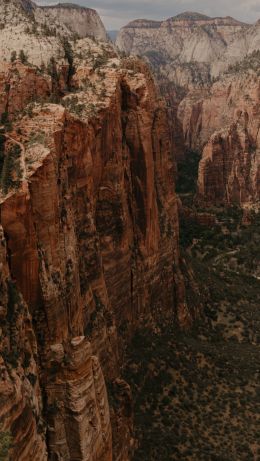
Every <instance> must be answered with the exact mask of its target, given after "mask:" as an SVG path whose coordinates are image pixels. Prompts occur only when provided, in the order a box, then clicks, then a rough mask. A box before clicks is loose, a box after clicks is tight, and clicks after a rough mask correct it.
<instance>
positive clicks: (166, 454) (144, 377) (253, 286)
mask: <svg viewBox="0 0 260 461" xmlns="http://www.w3.org/2000/svg"><path fill="white" fill-rule="evenodd" d="M195 158H196V156H195ZM195 158H193V159H189V161H188V164H186V165H181V167H180V169H179V183H178V190H179V191H181V192H182V200H183V198H185V199H187V204H190V205H192V210H190V211H191V212H192V216H193V218H192V219H190V218H188V217H186V218H182V219H181V230H180V231H181V233H180V235H181V246H182V253H183V256H184V258H185V259H186V261H187V263H188V266H189V267H191V268H192V269H193V272H194V274H195V278H196V282H197V284H198V290H199V292H200V299H202V300H203V301H204V311H203V315H202V317H201V318H200V319H198V320H197V321H196V322H195V323H194V325H193V327H192V328H191V330H189V331H181V330H179V329H178V327H177V326H176V325H175V324H172V325H171V324H169V323H167V324H164V322H163V319H162V323H161V325H159V327H157V329H156V331H153V330H152V329H148V328H147V327H145V328H142V329H140V330H139V331H138V332H137V333H136V334H135V336H134V338H133V341H132V344H131V346H130V347H129V349H128V362H127V365H126V367H125V370H124V378H125V379H126V381H127V382H128V383H129V384H130V385H131V388H132V391H133V399H134V417H135V421H134V426H135V437H136V439H137V441H138V447H137V449H136V452H135V457H134V460H135V461H140V460H142V461H155V460H156V461H171V460H174V461H175V460H176V461H179V460H182V461H198V460H199V461H212V460H214V461H216V460H218V461H238V460H239V461H249V460H253V459H258V458H259V456H260V453H259V451H258V453H257V451H256V450H257V448H255V446H256V444H257V443H258V444H259V433H258V430H257V429H258V428H257V423H256V421H257V417H258V410H257V405H258V403H259V395H258V393H257V391H258V382H259V381H258V380H259V369H260V358H259V357H260V346H259V344H260V311H259V306H260V250H259V249H260V231H259V229H260V214H255V213H253V212H252V213H251V224H250V225H248V226H244V225H243V224H242V215H243V213H242V211H241V210H240V209H239V208H236V207H232V208H229V209H224V208H222V209H220V208H219V209H218V208H212V209H211V210H208V209H206V210H203V209H199V210H196V206H195V203H196V202H195V201H194V192H195V184H196V177H197V167H196V164H197V160H196V161H195ZM197 208H198V207H197ZM196 211H199V212H200V213H202V212H207V213H208V212H209V211H210V213H212V214H213V215H214V216H215V218H216V225H215V226H211V227H207V226H203V225H201V224H199V220H198V219H196ZM187 302H188V305H189V307H190V309H193V308H194V299H193V296H190V295H189V292H187Z"/></svg>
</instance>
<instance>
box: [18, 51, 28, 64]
mask: <svg viewBox="0 0 260 461" xmlns="http://www.w3.org/2000/svg"><path fill="white" fill-rule="evenodd" d="M19 59H20V61H21V62H22V63H23V64H27V63H28V56H27V55H26V54H25V52H24V50H20V52H19Z"/></svg>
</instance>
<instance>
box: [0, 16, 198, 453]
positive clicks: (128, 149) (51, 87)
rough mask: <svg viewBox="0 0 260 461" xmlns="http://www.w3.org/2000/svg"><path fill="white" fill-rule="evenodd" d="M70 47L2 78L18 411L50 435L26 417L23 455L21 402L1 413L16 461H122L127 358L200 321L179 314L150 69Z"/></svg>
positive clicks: (179, 281) (162, 141)
mask: <svg viewBox="0 0 260 461" xmlns="http://www.w3.org/2000/svg"><path fill="white" fill-rule="evenodd" d="M36 26H37V27H38V23H36ZM26 34H27V35H26V37H29V38H30V37H31V36H30V34H29V33H28V32H26ZM65 37H66V38H67V41H66V42H65V46H64V41H61V40H60V39H59V37H53V43H56V48H57V50H60V51H59V53H58V54H57V58H56V59H53V58H51V59H50V60H49V61H47V66H41V67H37V66H38V63H39V56H38V55H37V53H36V52H37V50H36V51H35V50H34V51H31V49H29V48H28V61H29V65H28V63H27V62H24V63H22V62H21V60H17V59H12V61H13V62H12V63H10V64H7V63H1V69H0V70H1V73H0V84H1V88H2V93H3V95H2V98H1V101H0V111H1V114H0V115H1V118H2V123H3V126H2V127H1V133H0V136H1V137H0V149H1V156H0V157H1V194H0V213H1V225H2V227H3V232H4V235H5V240H6V250H7V257H6V258H5V256H3V259H4V260H5V267H6V271H5V272H3V284H8V283H9V280H10V283H11V282H12V283H13V284H14V287H15V290H17V292H18V293H20V294H19V298H21V299H23V300H24V301H23V306H24V307H23V309H24V312H25V313H26V312H28V310H27V307H26V306H28V309H29V312H30V316H29V314H27V315H28V316H29V317H28V325H29V326H28V328H30V331H32V338H35V337H36V339H37V350H36V343H35V360H36V363H37V366H38V368H37V370H36V368H35V375H36V381H37V383H38V382H39V383H40V387H37V386H38V384H37V386H36V387H32V386H31V387H29V386H28V389H27V394H25V392H24V391H23V389H22V390H21V398H23V399H26V398H27V399H34V400H35V399H36V397H37V398H38V401H39V411H38V413H39V417H38V416H37V413H36V416H35V418H36V420H38V419H39V418H40V420H43V421H44V422H45V423H46V428H45V426H43V430H42V435H41V440H40V441H39V440H38V439H39V437H38V432H37V431H36V429H35V422H34V419H33V417H31V419H30V420H29V417H28V420H29V421H28V425H30V443H29V442H28V443H26V436H25V435H24V434H23V430H22V429H21V431H22V433H21V432H19V431H17V432H15V431H14V430H13V426H12V424H11V419H10V417H9V414H10V413H11V414H12V415H13V416H12V418H13V420H15V421H16V425H17V427H18V428H19V427H20V423H19V421H20V419H19V417H20V414H21V412H22V411H23V406H21V409H20V412H18V411H17V409H16V402H15V400H12V401H11V403H10V404H9V406H10V407H9V408H8V406H7V404H6V403H4V405H3V408H2V412H3V417H2V424H3V430H4V431H6V432H10V434H11V437H12V438H13V440H14V442H15V446H18V447H19V450H20V452H19V456H18V455H17V452H16V451H15V450H14V449H11V450H10V459H11V460H13V461H17V460H18V459H19V460H20V459H27V460H28V461H30V460H33V459H46V454H45V450H46V448H47V452H48V459H53V460H54V459H63V460H68V461H69V460H70V461H72V460H82V461H87V460H93V461H94V460H95V461H110V460H111V459H112V457H113V459H117V460H120V461H127V460H129V459H130V454H131V452H132V449H133V445H134V440H133V414H132V404H131V389H130V387H129V386H128V384H127V383H126V382H125V381H124V380H123V379H122V378H121V376H120V367H121V365H122V363H123V362H124V350H125V347H126V345H127V343H128V341H129V339H130V338H131V336H132V334H133V332H134V331H135V329H136V328H137V327H138V326H140V325H141V324H142V323H143V322H145V323H148V322H151V323H156V324H157V323H158V322H159V321H160V322H161V321H165V322H167V321H168V320H172V319H175V320H176V321H178V322H179V324H180V325H181V326H185V325H187V324H189V323H190V321H191V318H192V316H193V315H196V310H194V312H192V313H190V312H189V311H188V308H187V305H186V301H185V282H184V277H183V275H182V272H181V268H182V266H183V262H182V259H181V256H180V252H179V225H178V211H177V198H176V195H175V192H174V171H175V167H174V160H173V156H172V146H171V139H170V133H169V127H168V122H167V111H166V108H165V105H164V103H163V102H162V101H161V100H160V99H159V98H158V96H157V93H156V89H155V85H154V82H153V79H152V77H151V74H150V72H149V71H148V69H147V68H146V66H144V64H142V63H141V62H139V61H138V60H136V59H131V58H130V59H122V60H120V59H119V57H118V56H117V54H116V53H115V51H114V49H113V48H112V46H111V45H109V44H108V43H100V44H98V43H96V42H94V41H92V40H91V39H90V38H85V39H77V40H74V41H72V40H69V38H68V36H67V35H65ZM28 40H29V39H28ZM37 40H38V43H40V44H41V46H43V45H44V43H45V42H44V38H41V37H40V38H39V37H38V38H37ZM31 43H32V42H31ZM12 46H13V44H12ZM61 51H62V52H61ZM42 53H43V54H45V49H43V50H42ZM47 58H48V47H47V51H46V55H45V59H47ZM8 271H9V272H8ZM5 296H6V295H5ZM3 312H4V315H3V324H5V322H6V315H7V314H6V312H5V311H3ZM22 315H23V316H25V314H22ZM21 321H22V320H21ZM25 340H26V335H25V334H24V333H23V335H22V333H21V340H20V341H19V342H20V345H21V351H20V350H19V351H18V359H19V361H20V360H22V359H20V357H23V356H22V354H23V348H24V346H23V342H24V341H25ZM34 342H35V339H34ZM15 343H16V341H15ZM14 347H15V346H14V345H12V347H11V352H13V350H15V349H14ZM3 361H4V366H5V367H7V368H8V364H7V359H6V358H5V356H3ZM32 366H35V367H36V365H34V363H33V362H32ZM26 373H27V367H25V368H22V367H21V372H20V378H19V379H20V380H22V379H23V375H24V374H26ZM105 383H106V384H105ZM11 391H12V392H14V390H12V389H11ZM107 392H108V393H109V396H108V395H107ZM27 395H28V397H27ZM108 397H109V399H108ZM108 401H109V404H108ZM40 405H42V407H40ZM29 407H30V405H29ZM112 432H113V441H112ZM23 437H24V439H23V441H24V442H23V443H20V441H21V438H23ZM30 444H32V446H35V447H38V448H37V449H38V450H39V455H38V454H36V453H34V454H32V453H31V452H30V453H29V452H28V450H29V449H30ZM35 450H36V448H35Z"/></svg>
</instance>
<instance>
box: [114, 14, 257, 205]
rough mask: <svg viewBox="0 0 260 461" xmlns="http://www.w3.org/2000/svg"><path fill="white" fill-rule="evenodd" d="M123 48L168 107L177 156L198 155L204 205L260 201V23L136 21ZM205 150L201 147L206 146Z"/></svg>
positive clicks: (194, 17) (121, 40)
mask: <svg viewBox="0 0 260 461" xmlns="http://www.w3.org/2000/svg"><path fill="white" fill-rule="evenodd" d="M117 45H118V46H119V48H120V49H122V50H124V51H126V52H130V53H132V54H141V55H142V56H144V57H146V59H147V60H148V61H149V62H150V64H151V65H152V67H153V68H154V70H155V73H156V77H157V80H158V83H159V86H160V89H161V92H162V94H163V95H164V96H165V97H166V100H167V101H168V113H169V118H170V121H171V123H172V133H173V139H174V142H175V147H176V148H175V151H176V154H177V158H179V159H183V155H182V152H184V151H185V147H186V149H188V150H190V149H191V150H198V151H200V152H201V153H202V161H201V164H200V170H199V179H198V198H199V199H200V200H203V201H204V204H205V203H206V204H209V205H210V204H219V203H225V204H232V203H233V204H234V203H235V204H240V205H246V204H248V205H250V206H251V205H254V204H257V203H258V202H259V198H260V197H259V171H260V163H259V135H258V132H259V126H260V118H259V91H260V80H259V62H260V61H259V59H260V51H259V50H260V29H259V22H257V23H256V24H254V25H247V24H243V23H240V22H238V21H236V20H234V19H232V18H208V17H205V16H202V15H199V14H196V13H195V14H194V13H184V14H182V15H178V16H176V17H174V18H171V19H169V20H167V21H163V22H161V23H160V22H158V23H157V22H156V23H154V22H149V21H143V20H140V21H135V22H133V23H130V24H129V25H128V26H126V27H124V28H123V29H122V30H121V32H120V34H119V36H118V39H117ZM204 146H205V147H204Z"/></svg>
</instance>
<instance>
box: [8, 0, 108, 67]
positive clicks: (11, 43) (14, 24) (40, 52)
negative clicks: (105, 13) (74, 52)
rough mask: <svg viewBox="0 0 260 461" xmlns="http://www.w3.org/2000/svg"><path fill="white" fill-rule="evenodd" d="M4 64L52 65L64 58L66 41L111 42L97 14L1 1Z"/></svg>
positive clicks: (21, 1)
mask: <svg viewBox="0 0 260 461" xmlns="http://www.w3.org/2000/svg"><path fill="white" fill-rule="evenodd" d="M0 16H1V27H0V43H1V48H0V60H1V61H7V62H9V61H10V59H11V58H12V59H14V58H15V54H16V55H17V57H19V56H20V54H21V51H22V52H23V60H24V61H27V62H29V63H33V64H36V65H37V66H38V67H40V66H41V65H48V63H49V61H50V59H51V58H55V59H56V60H60V59H61V58H62V56H64V40H66V39H72V40H73V39H76V38H85V37H92V38H93V39H96V40H99V41H108V37H107V33H106V30H105V28H104V25H103V23H102V21H101V19H100V17H99V16H98V14H97V12H96V11H95V10H92V9H90V8H84V7H79V6H78V5H72V4H58V5H56V6H49V7H41V6H37V5H36V4H35V3H33V2H32V1H31V0H26V1H25V0H11V1H10V2H6V1H4V0H1V1H0Z"/></svg>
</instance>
